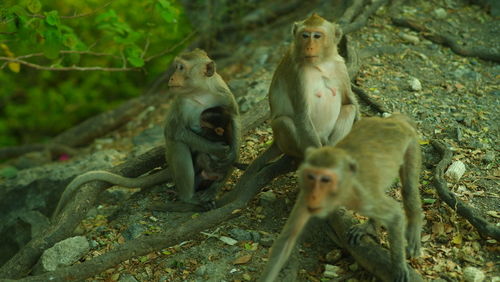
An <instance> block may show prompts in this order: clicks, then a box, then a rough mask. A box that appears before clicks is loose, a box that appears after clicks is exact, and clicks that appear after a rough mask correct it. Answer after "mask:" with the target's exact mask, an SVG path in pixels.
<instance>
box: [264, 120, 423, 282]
mask: <svg viewBox="0 0 500 282" xmlns="http://www.w3.org/2000/svg"><path fill="white" fill-rule="evenodd" d="M420 165H421V154H420V147H419V144H418V134H417V132H416V130H415V126H414V124H413V122H412V121H411V120H410V119H409V118H408V117H406V116H404V115H401V114H395V115H393V116H391V117H390V118H378V117H372V118H364V119H361V120H360V121H358V122H357V123H356V124H355V125H354V127H353V129H352V131H351V132H350V133H349V134H348V135H347V136H346V137H345V138H344V139H343V140H342V141H340V143H338V144H337V145H336V146H335V147H328V146H327V147H322V148H317V149H313V148H308V149H307V150H306V157H305V160H304V163H303V164H302V165H301V166H300V168H299V170H298V172H297V173H298V179H299V185H300V193H299V196H298V198H297V201H296V203H295V206H294V207H293V210H292V213H291V214H290V217H289V218H288V220H287V222H286V224H285V227H284V228H283V230H282V232H281V234H280V236H279V237H278V239H277V240H276V242H275V243H274V245H273V246H272V248H271V253H270V256H269V261H268V263H267V265H266V267H265V270H264V274H263V276H262V278H261V281H274V280H275V278H276V277H277V276H278V274H279V271H280V269H281V268H282V267H283V265H284V264H285V262H286V261H287V259H288V257H289V255H290V253H291V252H292V249H293V247H294V245H295V243H296V241H297V238H298V236H299V235H300V234H301V232H302V230H303V229H304V227H305V225H306V223H307V222H308V221H309V219H310V218H311V217H313V216H316V217H326V216H328V215H329V214H331V213H332V212H333V211H335V210H337V209H338V208H339V207H345V208H347V209H351V210H353V211H356V212H358V213H360V214H362V215H364V216H367V217H369V218H370V220H371V221H374V222H377V223H380V224H381V225H382V226H384V227H385V228H386V229H387V231H388V239H389V245H390V254H391V263H392V267H393V269H394V276H393V281H398V282H406V281H409V279H410V278H409V270H408V269H407V266H406V261H405V258H406V254H408V255H409V256H411V257H414V256H418V255H419V254H420V233H421V228H422V217H421V216H422V209H421V202H420V195H419V191H418V177H419V172H420ZM398 174H399V177H400V179H401V183H402V195H403V207H404V211H405V214H406V223H405V218H404V216H403V212H402V210H401V207H400V204H399V203H398V202H397V201H396V200H394V199H393V198H391V197H389V196H388V195H386V194H385V190H386V189H387V188H388V187H390V186H391V184H392V182H393V180H394V179H395V178H396V177H397V176H398ZM363 230H364V228H363V227H360V226H355V227H353V228H352V229H351V230H349V233H348V241H349V243H350V244H355V243H358V240H359V238H361V236H362V232H363ZM405 239H406V242H407V247H406V250H405Z"/></svg>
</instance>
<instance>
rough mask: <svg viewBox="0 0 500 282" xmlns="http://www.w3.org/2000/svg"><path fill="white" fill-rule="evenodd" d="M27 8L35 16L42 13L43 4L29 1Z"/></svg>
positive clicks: (32, 0) (36, 0)
mask: <svg viewBox="0 0 500 282" xmlns="http://www.w3.org/2000/svg"><path fill="white" fill-rule="evenodd" d="M26 6H27V7H28V10H29V11H30V12H32V13H33V14H36V13H38V12H40V10H41V9H42V3H40V1H39V0H28V3H27V4H26Z"/></svg>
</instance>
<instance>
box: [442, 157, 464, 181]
mask: <svg viewBox="0 0 500 282" xmlns="http://www.w3.org/2000/svg"><path fill="white" fill-rule="evenodd" d="M464 173H465V164H464V163H463V162H461V161H454V162H453V163H452V164H451V165H450V166H449V167H448V170H446V173H445V175H446V176H448V177H449V178H451V179H453V180H454V181H455V182H458V180H460V178H461V177H462V176H463V175H464Z"/></svg>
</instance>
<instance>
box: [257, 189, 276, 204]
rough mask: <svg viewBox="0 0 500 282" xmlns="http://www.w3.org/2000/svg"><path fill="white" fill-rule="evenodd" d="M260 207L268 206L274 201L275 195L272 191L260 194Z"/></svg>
mask: <svg viewBox="0 0 500 282" xmlns="http://www.w3.org/2000/svg"><path fill="white" fill-rule="evenodd" d="M259 199H260V202H261V205H266V204H270V203H273V202H275V201H276V194H274V192H273V191H266V192H262V193H260V195H259Z"/></svg>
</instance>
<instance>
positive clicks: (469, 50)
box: [392, 18, 500, 63]
mask: <svg viewBox="0 0 500 282" xmlns="http://www.w3.org/2000/svg"><path fill="white" fill-rule="evenodd" d="M392 23H393V24H395V25H397V26H402V27H407V28H410V29H412V30H415V31H418V32H421V33H422V35H423V36H424V37H425V38H427V39H429V40H430V41H432V42H434V43H437V44H441V45H443V46H447V47H450V49H451V50H452V51H453V52H455V53H456V54H458V55H461V56H465V57H477V58H480V59H483V60H487V61H493V62H497V63H498V62H500V53H499V52H498V51H494V50H492V49H491V48H485V47H471V46H462V45H460V44H459V43H458V40H457V38H455V37H454V36H453V35H449V34H439V33H437V32H436V31H434V30H432V29H431V28H428V27H426V26H424V25H423V24H421V23H419V22H417V21H415V20H412V19H404V18H392Z"/></svg>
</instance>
